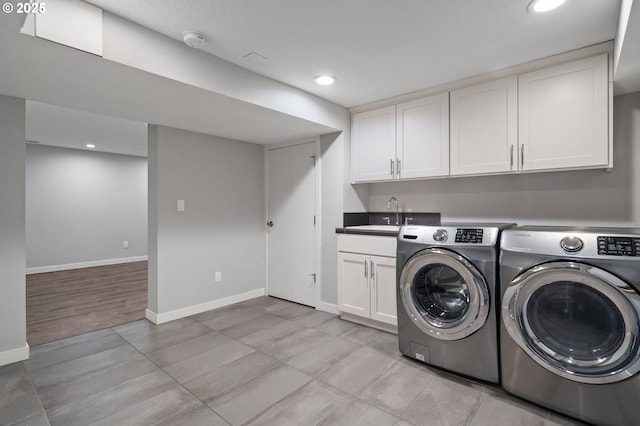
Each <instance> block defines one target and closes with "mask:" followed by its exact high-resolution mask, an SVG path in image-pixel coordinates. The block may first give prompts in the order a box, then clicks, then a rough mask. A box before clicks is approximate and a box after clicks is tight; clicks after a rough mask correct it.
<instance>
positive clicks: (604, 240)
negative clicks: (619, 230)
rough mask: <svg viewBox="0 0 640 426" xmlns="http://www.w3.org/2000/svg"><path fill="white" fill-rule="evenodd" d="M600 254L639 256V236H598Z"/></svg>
mask: <svg viewBox="0 0 640 426" xmlns="http://www.w3.org/2000/svg"><path fill="white" fill-rule="evenodd" d="M598 254H599V255H601V256H640V238H634V237H612V236H602V235H599V236H598Z"/></svg>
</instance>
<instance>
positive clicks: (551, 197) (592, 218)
mask: <svg viewBox="0 0 640 426" xmlns="http://www.w3.org/2000/svg"><path fill="white" fill-rule="evenodd" d="M613 117H614V126H613V133H614V160H613V161H614V167H613V170H612V171H610V172H607V171H604V170H580V171H564V172H545V173H523V174H517V175H503V176H479V177H468V178H449V179H434V180H425V181H414V182H396V183H380V184H370V196H369V209H370V210H372V211H375V210H385V209H386V207H387V201H388V199H389V197H391V196H392V195H393V196H396V197H398V199H399V200H400V203H401V205H402V208H403V210H408V209H412V210H413V211H430V212H441V213H442V218H443V220H472V221H476V220H481V221H515V222H517V223H518V224H521V225H525V224H532V225H537V224H541V225H545V224H554V225H580V226H589V225H592V226H636V227H637V226H640V166H639V165H640V92H636V93H632V94H629V95H624V96H616V97H615V98H614V112H613Z"/></svg>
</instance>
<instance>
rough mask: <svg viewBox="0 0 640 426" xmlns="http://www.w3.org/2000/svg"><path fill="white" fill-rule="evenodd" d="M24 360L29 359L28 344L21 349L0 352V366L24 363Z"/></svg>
mask: <svg viewBox="0 0 640 426" xmlns="http://www.w3.org/2000/svg"><path fill="white" fill-rule="evenodd" d="M25 359H29V344H27V343H25V344H24V347H22V348H18V349H11V350H9V351H4V352H0V366H3V365H8V364H13V363H14V362H18V361H24V360H25Z"/></svg>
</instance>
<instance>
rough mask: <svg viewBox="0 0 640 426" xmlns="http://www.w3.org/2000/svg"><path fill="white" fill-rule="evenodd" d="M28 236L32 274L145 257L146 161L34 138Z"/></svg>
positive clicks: (29, 151) (30, 156)
mask: <svg viewBox="0 0 640 426" xmlns="http://www.w3.org/2000/svg"><path fill="white" fill-rule="evenodd" d="M26 238H27V268H28V272H46V271H50V270H64V269H71V268H74V267H86V266H95V265H100V264H107V263H118V262H122V261H127V260H143V259H144V257H145V256H146V255H147V159H146V158H145V157H134V156H128V155H117V154H107V153H103V152H93V151H85V150H76V149H66V148H59V147H51V146H43V145H34V144H28V145H27V158H26ZM123 241H128V243H129V248H127V249H124V248H123Z"/></svg>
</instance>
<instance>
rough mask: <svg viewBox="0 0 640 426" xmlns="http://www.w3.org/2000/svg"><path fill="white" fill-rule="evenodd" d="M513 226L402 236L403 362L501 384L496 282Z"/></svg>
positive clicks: (433, 229)
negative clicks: (503, 235) (504, 237)
mask: <svg viewBox="0 0 640 426" xmlns="http://www.w3.org/2000/svg"><path fill="white" fill-rule="evenodd" d="M511 226H513V225H509V224H471V223H465V224H441V225H437V226H404V227H402V228H401V229H400V232H399V234H398V246H397V278H398V279H397V284H398V286H397V290H398V294H397V305H398V341H399V345H400V352H402V353H403V354H404V355H406V356H408V357H411V358H413V359H416V360H418V361H422V362H424V363H426V364H430V365H432V366H435V367H439V368H443V369H446V370H449V371H451V372H454V373H457V374H461V375H464V376H468V377H472V378H475V379H479V380H483V381H486V382H491V383H499V381H500V377H499V367H498V335H497V309H496V306H497V292H498V284H497V274H498V263H497V261H498V242H499V240H500V239H499V238H500V232H501V231H502V230H503V229H506V228H508V227H511Z"/></svg>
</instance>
